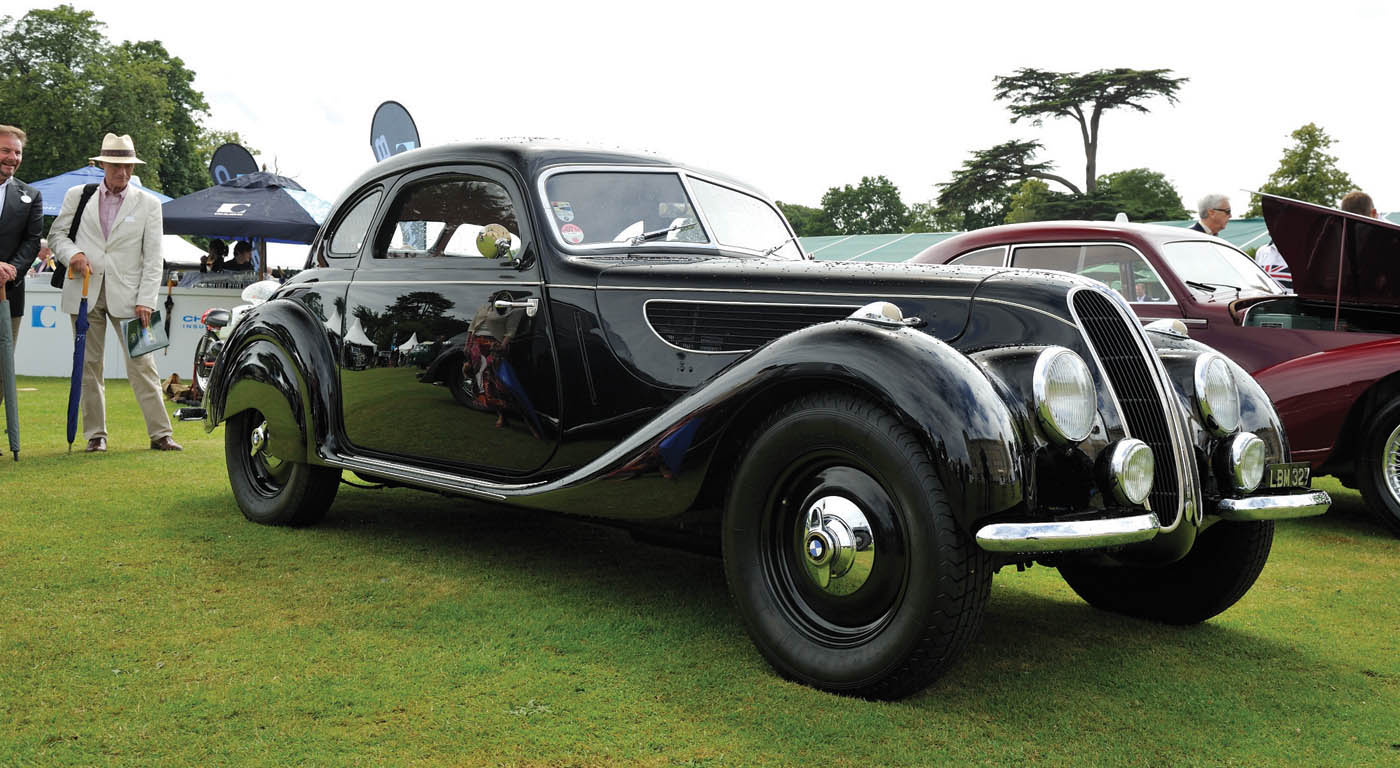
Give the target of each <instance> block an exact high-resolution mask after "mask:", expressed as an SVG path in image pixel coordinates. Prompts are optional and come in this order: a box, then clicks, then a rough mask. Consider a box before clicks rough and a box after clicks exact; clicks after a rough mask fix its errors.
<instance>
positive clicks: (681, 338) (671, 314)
mask: <svg viewBox="0 0 1400 768" xmlns="http://www.w3.org/2000/svg"><path fill="white" fill-rule="evenodd" d="M856 309H857V307H855V306H849V307H847V306H830V305H825V306H811V305H797V304H731V303H714V304H708V303H702V302H690V301H650V302H647V305H646V318H647V323H649V324H650V325H651V327H652V330H654V331H656V334H657V335H658V336H660V337H661V338H662V339H665V340H666V342H667V343H669V344H671V345H673V346H676V347H680V348H681V349H685V350H689V351H692V352H745V351H748V350H750V349H755V348H757V347H761V346H763V345H764V344H766V343H768V342H770V341H772V340H773V339H776V338H778V337H780V336H784V335H787V334H789V333H792V332H793V331H797V330H801V329H803V328H806V327H808V326H811V325H817V324H818V323H825V322H829V321H831V320H840V319H842V318H844V317H846V316H847V315H849V314H850V313H851V312H853V311H855V310H856Z"/></svg>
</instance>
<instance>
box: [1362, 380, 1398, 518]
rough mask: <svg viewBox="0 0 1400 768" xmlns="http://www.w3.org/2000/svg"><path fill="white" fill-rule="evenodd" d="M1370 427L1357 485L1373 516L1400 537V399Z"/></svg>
mask: <svg viewBox="0 0 1400 768" xmlns="http://www.w3.org/2000/svg"><path fill="white" fill-rule="evenodd" d="M1370 423H1371V429H1370V431H1368V432H1367V433H1366V437H1365V440H1364V441H1363V442H1362V444H1361V456H1360V460H1359V461H1358V462H1357V464H1358V467H1357V469H1358V473H1357V474H1358V477H1357V478H1356V480H1357V485H1359V486H1361V487H1360V491H1361V497H1362V498H1363V499H1365V501H1366V508H1367V509H1369V510H1371V514H1373V515H1375V516H1376V519H1377V520H1380V521H1381V522H1382V523H1384V524H1385V525H1386V526H1387V527H1389V528H1390V530H1391V531H1392V532H1394V533H1396V534H1400V398H1396V399H1394V400H1391V401H1390V402H1389V403H1386V404H1385V406H1384V407H1383V408H1381V409H1380V411H1379V412H1377V413H1376V415H1375V417H1374V418H1372V419H1371V420H1370Z"/></svg>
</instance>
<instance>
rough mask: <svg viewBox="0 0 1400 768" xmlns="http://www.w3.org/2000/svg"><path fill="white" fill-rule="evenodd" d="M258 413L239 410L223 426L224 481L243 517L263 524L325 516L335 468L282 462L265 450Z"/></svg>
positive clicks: (265, 433)
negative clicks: (226, 474) (226, 482)
mask: <svg viewBox="0 0 1400 768" xmlns="http://www.w3.org/2000/svg"><path fill="white" fill-rule="evenodd" d="M267 446H268V426H267V420H266V419H264V418H263V415H262V414H261V413H259V412H257V411H254V410H248V411H242V412H240V413H238V414H236V415H235V416H233V417H231V418H230V419H229V420H228V423H226V424H225V425H224V460H225V463H226V464H227V465H228V479H229V485H230V486H232V487H233V498H234V499H235V500H236V501H237V502H238V507H239V509H241V510H243V516H244V517H246V518H248V519H249V520H252V521H253V522H255V523H262V524H264V525H312V524H314V523H317V522H319V521H320V520H321V518H323V517H325V515H326V510H327V509H329V508H330V506H331V502H332V501H335V492H336V490H337V489H338V488H339V487H340V470H337V469H332V468H329V467H318V466H313V465H311V464H307V463H305V462H298V461H283V460H281V459H279V458H277V457H275V456H273V455H272V454H270V453H269V452H268V450H267Z"/></svg>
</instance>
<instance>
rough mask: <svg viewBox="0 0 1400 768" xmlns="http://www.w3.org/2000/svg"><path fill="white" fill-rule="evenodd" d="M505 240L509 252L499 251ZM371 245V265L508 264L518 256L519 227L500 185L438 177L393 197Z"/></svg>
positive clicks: (472, 178) (463, 177)
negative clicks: (423, 261)
mask: <svg viewBox="0 0 1400 768" xmlns="http://www.w3.org/2000/svg"><path fill="white" fill-rule="evenodd" d="M506 240H508V241H509V243H510V245H509V248H508V249H507V248H504V247H500V245H499V244H500V243H501V242H502V241H506ZM374 243H375V245H374V258H376V259H386V258H387V259H415V258H463V259H483V258H486V259H496V258H509V257H510V256H511V255H513V254H517V253H519V251H520V226H519V224H518V219H517V218H516V215H515V205H514V204H513V203H512V202H511V199H510V193H508V192H507V191H506V189H505V187H503V186H501V185H500V184H499V183H497V182H495V181H491V180H490V179H483V178H481V177H479V176H468V175H465V174H455V175H450V176H437V177H433V178H430V179H426V180H424V181H421V182H418V183H415V184H413V185H411V186H409V187H407V188H405V189H404V190H402V191H401V192H399V193H398V196H397V197H396V198H395V199H394V202H393V205H392V207H391V208H390V209H389V215H388V216H386V217H384V223H383V224H382V225H381V227H380V230H379V233H378V234H377V236H376V237H375V241H374Z"/></svg>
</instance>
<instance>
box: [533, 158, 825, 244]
mask: <svg viewBox="0 0 1400 768" xmlns="http://www.w3.org/2000/svg"><path fill="white" fill-rule="evenodd" d="M686 180H687V181H688V182H689V186H690V189H691V190H693V191H694V193H695V198H694V199H692V198H691V197H690V195H689V194H688V193H687V189H686V184H684V183H682V181H681V176H680V173H679V172H676V171H664V172H655V171H642V170H637V171H631V170H624V171H565V172H563V173H556V174H554V175H552V176H550V177H548V179H546V181H545V195H546V196H547V197H548V204H549V213H550V218H551V221H550V225H551V226H552V227H553V228H554V231H555V234H556V235H557V236H558V237H559V239H560V240H562V241H563V242H564V243H566V244H567V245H571V246H579V247H587V246H619V245H623V246H642V245H644V244H645V245H648V246H651V245H657V244H665V243H675V244H681V243H685V244H690V243H695V244H707V245H719V246H726V247H730V248H737V249H744V250H749V251H754V252H756V253H760V254H764V255H766V256H768V257H770V258H776V259H801V258H803V256H802V252H801V250H800V249H799V248H798V246H797V244H796V243H795V242H791V241H792V239H793V238H792V233H791V232H790V231H789V230H788V228H787V224H785V223H784V222H783V218H782V216H781V214H779V213H778V211H777V209H776V208H774V207H773V206H772V205H771V204H770V203H768V202H767V201H765V200H763V199H762V198H759V197H755V196H753V195H750V194H747V193H744V192H740V191H738V190H736V189H731V188H729V187H725V186H722V185H720V184H715V183H712V182H709V181H704V180H702V179H698V178H695V177H693V176H687V179H686ZM697 208H698V209H699V210H698V211H697ZM700 212H703V213H704V216H705V222H706V223H708V225H709V227H711V228H713V229H707V227H706V226H705V224H702V223H701V221H700ZM768 251H771V253H765V252H768Z"/></svg>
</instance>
